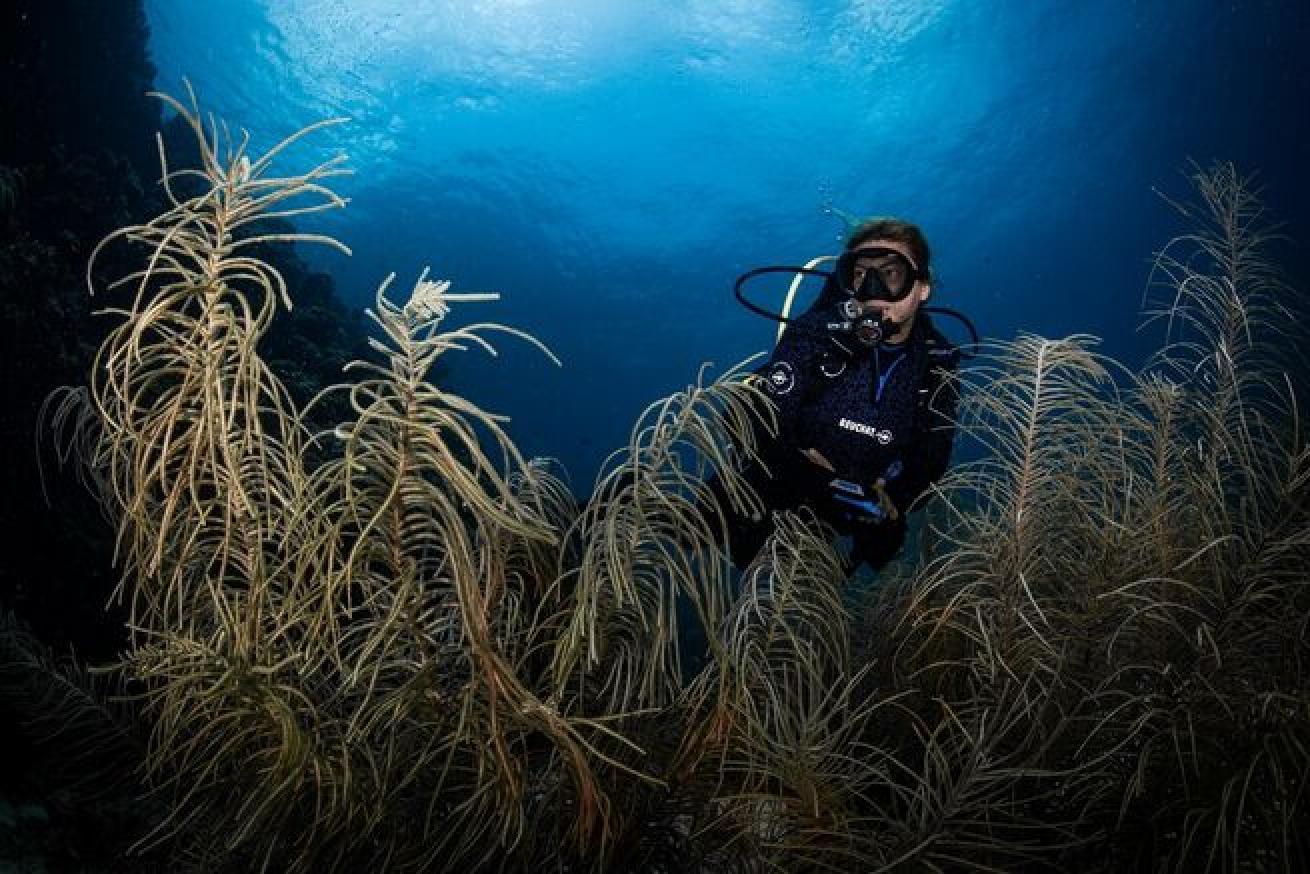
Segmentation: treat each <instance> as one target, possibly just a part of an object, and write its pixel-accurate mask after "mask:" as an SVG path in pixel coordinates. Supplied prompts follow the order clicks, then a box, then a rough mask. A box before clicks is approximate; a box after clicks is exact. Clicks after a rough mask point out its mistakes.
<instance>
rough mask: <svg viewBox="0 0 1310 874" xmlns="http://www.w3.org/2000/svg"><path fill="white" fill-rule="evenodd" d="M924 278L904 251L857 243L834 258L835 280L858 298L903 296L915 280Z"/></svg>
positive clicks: (898, 299)
mask: <svg viewBox="0 0 1310 874" xmlns="http://www.w3.org/2000/svg"><path fill="white" fill-rule="evenodd" d="M926 278H927V275H926V274H925V273H924V272H923V271H921V270H919V268H917V267H915V266H914V263H913V262H912V261H910V259H909V258H907V257H905V255H903V254H901V253H900V252H898V251H896V250H895V249H888V248H885V247H882V246H861V247H859V248H856V249H851V250H850V251H848V252H843V253H842V254H841V256H840V257H838V259H837V270H836V279H837V284H838V286H839V287H840V288H841V289H842V291H844V292H846V294H848V295H849V296H850V297H852V298H854V299H855V300H858V301H866V300H885V301H890V302H892V303H895V302H897V301H901V300H905V298H906V297H907V296H908V295H909V294H910V290H911V289H912V288H914V283H915V280H918V279H926Z"/></svg>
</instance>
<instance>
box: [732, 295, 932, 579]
mask: <svg viewBox="0 0 1310 874" xmlns="http://www.w3.org/2000/svg"><path fill="white" fill-rule="evenodd" d="M827 321H828V316H827V313H826V312H822V311H819V310H817V309H815V310H811V311H810V312H808V313H806V314H805V315H803V316H801V317H799V318H798V319H797V320H796V322H797V323H796V324H793V325H791V326H790V327H789V328H788V329H787V331H786V332H785V333H784V334H783V337H782V340H781V341H780V342H779V343H778V346H777V348H776V349H775V350H774V352H773V355H772V357H770V359H769V361H768V363H767V364H765V365H764V366H763V367H761V368H760V369H759V371H758V373H759V375H760V376H762V377H763V378H764V380H765V384H766V386H767V387H768V389H769V392H770V395H771V396H772V398H773V400H774V402H775V403H776V404H777V406H778V413H779V423H780V432H779V434H778V436H777V437H776V438H775V439H773V440H771V441H769V443H768V445H767V446H766V447H765V450H764V452H763V455H764V457H765V463H766V464H767V465H768V467H769V470H770V471H772V473H773V476H772V477H770V476H769V475H768V474H766V473H765V472H764V471H763V470H762V469H761V468H759V467H758V466H755V467H753V468H751V469H749V470H748V471H747V477H748V479H749V480H750V481H751V483H752V485H754V486H755V488H756V489H757V490H758V491H759V492H760V494H761V496H762V497H763V498H764V501H765V503H766V504H767V506H768V507H769V509H770V510H771V511H775V512H776V511H780V510H789V509H795V508H797V507H799V506H801V505H806V506H809V507H810V508H811V509H813V510H814V511H815V512H816V513H818V515H819V516H820V517H821V518H823V519H824V520H825V521H827V522H829V523H830V524H832V525H833V526H834V527H835V528H836V529H837V530H838V531H839V532H841V533H843V534H849V535H851V536H852V538H853V541H854V547H855V549H854V553H853V556H852V558H853V559H854V561H855V562H856V563H857V564H858V563H859V562H861V561H866V562H868V563H869V564H870V565H872V566H873V567H874V568H875V569H876V568H879V567H881V566H882V565H884V564H886V563H887V561H889V560H890V559H891V558H892V557H893V556H894V555H895V554H896V552H897V551H898V550H899V549H900V547H901V544H902V542H903V541H904V539H905V528H906V524H905V512H906V511H907V510H908V509H910V507H911V506H912V505H913V503H914V501H915V499H916V498H918V497H919V495H920V494H922V493H923V491H924V490H925V489H926V488H927V487H928V485H929V484H930V483H931V482H933V481H934V480H936V479H937V478H938V477H940V476H941V475H942V473H944V472H945V470H946V466H947V464H948V462H949V460H950V454H951V446H952V443H953V441H954V436H955V434H954V426H953V424H952V420H953V418H954V415H955V401H956V394H955V385H954V381H953V380H951V379H949V378H946V377H945V376H944V374H945V373H947V372H950V371H953V370H954V369H955V367H956V366H957V363H958V353H957V351H956V350H955V349H954V348H953V347H952V346H950V344H949V343H947V341H946V340H945V338H943V337H942V336H941V334H939V333H938V332H937V331H936V329H935V328H934V327H933V326H932V322H931V320H930V319H929V318H928V316H927V314H926V313H922V312H921V313H919V315H918V317H917V318H916V319H915V326H914V329H913V331H912V332H911V336H910V338H909V339H908V340H907V341H906V342H905V343H904V344H901V345H898V346H892V345H886V344H884V345H882V346H880V347H877V348H875V349H874V350H871V351H867V352H865V351H862V350H861V351H859V352H854V353H852V352H850V351H849V350H847V349H846V348H844V347H843V346H842V345H841V344H839V343H837V342H834V340H833V339H832V338H831V337H830V336H829V335H828V333H827V331H826V329H825V328H824V325H825V323H826V322H827ZM809 448H813V449H817V450H818V451H819V452H820V453H822V454H823V456H824V457H825V458H827V459H828V461H829V462H831V464H832V465H833V468H834V469H835V474H834V473H833V472H829V471H827V470H825V469H824V468H821V467H819V466H818V465H816V464H814V463H812V462H810V461H809V460H808V459H806V458H805V456H803V455H802V454H801V452H800V450H802V449H809ZM834 475H835V476H836V477H839V478H841V479H843V480H848V481H850V482H852V483H856V484H859V485H860V486H862V487H864V489H865V490H866V491H867V492H870V493H872V491H873V489H872V485H873V483H874V482H875V481H876V480H878V479H882V480H885V489H886V493H887V495H888V497H890V499H891V501H892V503H893V504H894V505H895V506H896V507H897V508H898V509H899V511H900V513H899V517H898V518H896V519H894V520H892V519H884V520H882V521H880V522H875V521H874V520H873V519H872V518H870V517H869V516H867V515H865V514H860V513H857V512H850V507H849V505H847V504H844V503H842V502H840V501H837V500H835V499H834V498H833V490H832V488H831V485H830V483H831V482H832V480H833V478H834ZM771 530H772V524H771V522H770V521H769V520H768V519H767V514H766V518H764V519H758V520H757V519H748V518H745V517H734V518H732V519H731V520H730V530H729V535H730V537H729V540H730V543H731V546H732V554H733V561H734V563H736V564H737V565H738V566H739V567H744V566H745V565H746V564H747V563H749V561H750V559H751V558H753V557H754V555H755V553H756V552H757V551H758V550H759V548H760V546H762V545H763V543H764V540H765V539H766V538H767V536H768V534H769V533H770V531H771Z"/></svg>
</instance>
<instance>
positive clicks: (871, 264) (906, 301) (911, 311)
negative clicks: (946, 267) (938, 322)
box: [851, 240, 932, 343]
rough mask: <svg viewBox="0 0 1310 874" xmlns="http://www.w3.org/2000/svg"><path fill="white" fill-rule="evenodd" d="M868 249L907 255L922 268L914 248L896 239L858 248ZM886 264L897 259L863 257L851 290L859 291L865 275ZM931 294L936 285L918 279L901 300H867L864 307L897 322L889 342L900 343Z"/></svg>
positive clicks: (859, 260) (854, 274)
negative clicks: (911, 250) (888, 250)
mask: <svg viewBox="0 0 1310 874" xmlns="http://www.w3.org/2000/svg"><path fill="white" fill-rule="evenodd" d="M865 247H869V248H878V249H891V250H892V251H894V252H899V253H900V254H902V255H904V256H905V258H906V260H907V261H909V262H910V263H911V264H914V266H915V267H918V266H919V265H918V263H917V262H916V261H915V260H914V256H913V255H911V254H910V248H909V247H908V246H906V245H905V244H904V243H898V242H896V241H895V240H866V241H864V242H863V243H861V244H860V245H859V246H858V247H857V248H865ZM883 261H892V262H895V259H894V258H889V257H888V256H883V257H881V258H879V257H878V256H876V255H875V256H873V257H869V258H859V259H858V260H856V262H855V265H854V271H853V275H852V276H851V279H852V282H851V287H852V288H859V287H860V283H861V282H863V281H864V275H865V273H867V272H868V271H869V270H874V269H877V268H880V267H882V268H885V267H886V266H887V265H884V264H882V263H881V262H883ZM887 284H888V285H891V284H892V283H890V282H889V283H887ZM931 293H932V286H931V285H930V284H929V283H928V282H927V281H926V280H923V279H916V280H914V285H913V286H911V288H910V292H909V294H907V295H905V297H903V298H901V299H900V300H896V301H889V300H866V301H864V302H863V303H862V304H861V306H862V307H863V311H864V312H866V313H877V314H878V315H880V316H881V317H882V318H884V319H891V320H892V321H893V322H895V323H896V325H897V330H896V333H895V334H893V335H892V336H891V337H889V338H888V339H889V340H891V341H892V342H893V343H899V342H900V341H902V340H904V339H905V338H907V337H909V336H910V329H911V328H912V327H913V326H914V316H915V314H916V313H918V311H919V307H920V306H922V305H923V302H924V301H926V300H927V299H928V296H929V295H930V294H931Z"/></svg>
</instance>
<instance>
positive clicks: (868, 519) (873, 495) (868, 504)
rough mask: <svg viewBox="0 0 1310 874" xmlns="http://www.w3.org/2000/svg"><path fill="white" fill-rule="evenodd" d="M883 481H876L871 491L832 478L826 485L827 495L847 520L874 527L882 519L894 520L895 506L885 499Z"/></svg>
mask: <svg viewBox="0 0 1310 874" xmlns="http://www.w3.org/2000/svg"><path fill="white" fill-rule="evenodd" d="M883 485H884V483H883V481H882V480H878V482H876V483H874V485H873V487H872V488H871V489H867V490H866V489H865V488H864V486H862V485H860V484H859V483H853V482H851V481H850V480H845V479H841V478H834V479H833V480H832V481H831V482H829V483H828V490H829V494H830V495H831V497H832V499H833V501H834V502H836V504H837V505H838V507H839V508H840V509H841V510H842V512H843V513H844V514H845V515H846V517H847V518H848V519H850V520H851V521H853V522H858V523H860V524H864V525H876V524H878V523H879V522H882V521H883V520H884V519H895V518H896V517H897V515H898V513H897V512H896V507H895V505H893V504H892V502H891V499H890V498H889V497H887V491H886V489H884V488H883Z"/></svg>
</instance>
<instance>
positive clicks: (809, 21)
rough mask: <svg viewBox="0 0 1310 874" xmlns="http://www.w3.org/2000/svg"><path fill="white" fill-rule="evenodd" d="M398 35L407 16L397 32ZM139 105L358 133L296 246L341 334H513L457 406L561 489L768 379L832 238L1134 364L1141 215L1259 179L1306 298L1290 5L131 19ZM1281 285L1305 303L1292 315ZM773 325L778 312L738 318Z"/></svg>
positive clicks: (992, 5) (168, 5) (691, 5)
mask: <svg viewBox="0 0 1310 874" xmlns="http://www.w3.org/2000/svg"><path fill="white" fill-rule="evenodd" d="M412 9H419V10H422V11H420V12H415V11H411V10H412ZM147 11H148V17H149V23H150V26H151V28H152V37H151V40H152V41H151V50H152V55H153V59H154V61H155V63H156V64H157V66H158V68H159V79H158V82H159V85H160V86H161V87H163V88H165V89H168V90H170V91H173V92H174V93H178V92H180V88H181V79H182V77H183V76H187V77H189V78H190V80H191V81H192V82H193V83H194V84H195V86H196V88H197V90H198V92H199V95H200V98H201V101H202V103H203V106H204V107H205V108H206V109H209V110H212V111H213V112H215V113H216V114H218V115H219V116H221V117H223V118H225V119H227V120H228V121H229V122H231V123H232V124H233V125H238V126H242V127H245V128H248V129H250V130H251V131H252V132H254V134H255V135H256V142H257V144H258V143H262V144H263V145H268V144H270V143H271V142H272V141H274V140H275V139H276V138H280V137H281V136H283V135H285V134H287V133H289V132H291V131H292V130H293V129H295V128H297V127H299V126H301V125H304V124H307V123H309V122H311V121H314V120H316V119H319V118H321V117H325V116H333V115H347V116H350V117H352V118H353V123H352V124H350V125H349V126H347V127H344V128H339V129H337V130H336V131H335V132H333V133H330V134H326V135H323V136H320V137H319V138H318V140H317V141H316V142H317V143H318V146H317V147H315V148H306V149H302V150H300V151H298V152H295V153H293V154H292V156H291V163H289V164H287V165H284V166H285V167H287V168H288V169H300V168H303V167H306V166H308V163H309V162H310V161H312V160H314V159H316V158H318V157H321V155H323V154H329V153H331V152H333V151H335V150H344V151H346V152H347V153H348V154H349V155H350V158H351V166H352V167H353V168H354V169H355V170H356V172H357V175H356V176H355V177H353V178H352V179H349V180H346V181H344V182H343V184H342V185H341V186H340V189H341V191H342V193H343V194H345V195H347V196H349V197H350V198H352V200H353V202H352V204H351V206H350V208H349V209H348V211H346V212H345V213H342V214H338V215H334V216H332V217H331V218H330V219H329V220H327V221H325V222H321V223H320V224H319V225H318V226H317V227H320V228H326V229H327V230H328V231H330V232H331V233H333V234H335V235H337V236H338V237H340V238H341V239H342V240H343V241H345V242H346V243H348V244H349V245H350V246H351V247H353V249H354V251H355V255H354V257H353V258H351V259H346V258H344V257H341V256H338V255H335V254H331V253H323V254H318V255H314V256H313V257H314V260H315V263H316V264H319V265H320V266H322V267H323V269H326V270H327V271H329V272H330V273H331V274H332V275H333V276H334V277H335V278H336V279H337V283H338V289H339V291H340V292H341V293H342V294H343V295H344V296H345V297H346V298H347V299H348V300H350V301H351V302H352V303H353V304H357V305H359V306H363V305H366V304H367V303H369V302H371V298H372V292H373V289H374V288H375V287H376V285H377V284H378V282H379V281H380V280H381V279H382V278H383V277H385V276H386V274H387V273H389V272H391V271H396V272H397V273H398V274H399V275H398V278H397V287H398V288H403V289H407V288H408V287H410V285H411V284H412V282H413V280H414V279H415V278H416V277H417V275H418V273H419V271H420V270H421V269H422V268H423V267H424V266H425V265H430V266H431V267H432V270H433V273H434V274H435V275H437V276H443V277H449V278H451V279H453V280H454V282H455V285H456V287H457V288H458V289H463V290H486V289H494V290H499V291H501V292H503V294H504V298H503V300H502V301H501V302H499V303H495V304H480V305H477V308H476V310H474V311H473V312H471V313H469V314H467V315H463V316H462V317H463V318H464V319H472V320H482V319H489V320H495V321H503V322H506V323H510V324H513V325H515V326H517V327H519V328H523V329H525V330H528V331H531V332H532V333H534V334H535V335H536V336H537V337H539V338H540V339H542V340H543V341H545V342H546V343H547V344H548V345H550V346H551V348H552V349H553V350H554V351H555V352H556V353H557V354H558V355H559V356H560V357H561V358H562V359H563V360H564V363H565V367H564V369H563V370H556V369H555V368H553V367H552V366H551V365H549V364H548V363H547V362H545V360H544V359H542V358H541V356H540V355H539V354H538V353H536V352H534V351H532V350H530V349H528V348H527V347H524V346H522V345H521V344H518V343H516V342H515V341H512V340H506V341H505V342H504V343H502V344H501V346H502V348H503V349H504V350H505V354H504V355H503V356H502V357H501V358H500V359H498V360H494V361H492V360H488V359H487V358H486V357H485V356H484V355H482V353H480V352H477V351H472V352H469V353H467V354H465V355H464V356H462V358H460V360H458V361H455V362H452V367H451V378H452V379H453V381H454V383H455V385H456V386H457V387H458V388H459V389H460V390H461V391H463V392H465V393H466V394H468V395H469V396H470V397H471V398H472V399H474V400H475V401H477V402H478V403H480V404H482V405H483V406H485V407H487V408H489V409H492V410H494V411H497V412H502V413H507V414H509V415H510V416H512V418H513V424H512V426H511V432H512V433H513V434H514V436H515V437H516V439H517V440H518V442H519V444H520V446H521V447H522V448H523V449H524V450H525V451H526V452H528V453H532V454H546V455H553V456H556V457H558V458H561V459H562V460H563V461H564V462H565V463H566V465H567V466H568V467H569V468H570V469H571V470H572V472H573V474H574V481H575V485H576V486H577V487H578V488H579V489H580V490H585V489H586V488H587V487H588V486H589V484H590V481H591V478H592V476H593V475H594V473H595V468H596V465H597V464H598V462H599V461H600V460H601V458H603V456H604V455H605V454H606V453H608V452H609V451H611V450H612V449H614V448H615V447H616V446H618V445H621V444H622V443H624V442H626V440H627V435H628V430H629V428H630V427H631V424H632V422H633V420H634V418H635V416H636V415H637V413H638V412H639V411H640V410H641V409H642V408H643V407H644V406H645V405H646V404H648V403H649V402H651V401H652V400H655V399H656V398H658V397H660V396H662V395H664V394H667V393H668V392H670V391H672V390H675V389H677V388H680V387H681V386H683V385H685V384H686V383H687V382H688V381H689V380H691V379H692V378H693V377H694V375H695V372H696V369H697V367H698V365H699V364H700V363H701V362H702V361H703V360H713V361H714V362H716V363H717V364H718V365H720V366H726V365H728V364H731V363H734V362H736V361H738V360H740V359H742V358H744V357H746V356H747V355H750V354H752V353H754V352H758V351H762V350H764V349H767V348H768V346H769V345H770V343H771V340H772V336H773V327H772V326H771V325H770V324H769V323H767V322H764V321H762V320H759V319H756V318H754V317H752V316H750V315H749V314H748V313H746V312H745V311H744V310H742V309H741V308H739V307H738V306H737V305H736V304H735V303H734V302H733V301H732V299H731V295H730V288H731V282H732V279H733V278H734V277H735V275H736V274H737V273H738V272H740V271H742V270H745V269H747V268H749V267H752V266H757V265H760V264H770V263H802V262H804V261H805V260H807V259H808V258H810V257H811V256H813V255H817V254H820V253H823V252H828V251H832V250H833V249H834V248H835V246H836V245H837V243H836V240H837V237H838V235H839V234H840V233H841V231H842V223H841V222H840V221H839V220H838V219H837V218H836V217H835V216H834V215H832V214H830V213H829V211H828V207H834V206H835V207H836V208H838V209H839V210H843V211H846V212H849V213H856V214H869V213H879V214H897V215H901V216H905V217H908V218H910V219H912V220H914V221H917V222H919V223H920V224H921V225H922V226H923V227H924V228H925V230H926V231H927V233H928V235H929V238H930V241H931V242H932V245H933V247H934V249H935V265H936V268H937V271H938V274H939V276H940V277H941V283H940V286H939V289H938V296H937V300H936V302H937V303H941V304H946V305H950V306H955V307H959V308H962V309H964V310H966V311H968V312H969V313H970V314H972V315H973V317H974V318H975V320H976V321H977V322H978V324H979V326H980V328H981V329H982V330H983V332H984V333H985V334H987V335H989V336H994V337H1012V336H1014V335H1015V333H1016V332H1019V331H1028V332H1035V333H1040V334H1045V335H1048V336H1057V335H1058V336H1063V335H1066V334H1073V333H1089V334H1095V335H1097V336H1100V337H1102V338H1104V341H1105V342H1104V347H1103V348H1104V349H1105V351H1107V352H1109V353H1111V354H1114V355H1116V356H1119V357H1121V358H1123V359H1125V360H1126V361H1127V362H1128V363H1130V364H1131V363H1134V362H1136V361H1137V360H1139V359H1140V357H1141V356H1142V354H1143V353H1144V352H1145V351H1147V350H1149V349H1150V348H1153V347H1154V345H1155V342H1156V341H1157V339H1158V336H1157V335H1156V334H1155V333H1154V332H1152V333H1150V334H1149V335H1148V334H1141V333H1138V332H1137V330H1136V329H1137V326H1138V324H1139V317H1138V310H1139V305H1140V302H1141V299H1142V294H1143V291H1144V286H1145V282H1146V278H1147V273H1148V266H1149V261H1150V257H1151V255H1152V253H1153V251H1154V250H1155V249H1157V248H1158V247H1159V246H1160V245H1162V244H1163V243H1164V242H1165V241H1166V240H1167V239H1168V238H1169V237H1170V236H1171V235H1172V234H1173V233H1176V232H1177V231H1178V230H1179V229H1180V225H1179V224H1178V221H1177V220H1176V217H1175V216H1174V215H1173V213H1172V212H1171V210H1170V209H1169V207H1168V206H1167V205H1166V204H1165V203H1164V202H1163V200H1162V199H1161V198H1160V197H1159V196H1158V195H1157V194H1156V193H1154V192H1153V190H1152V189H1153V187H1154V188H1158V189H1160V190H1163V191H1165V192H1167V193H1169V194H1171V195H1173V196H1182V195H1186V193H1187V185H1186V183H1185V181H1184V178H1183V175H1182V172H1183V171H1184V170H1185V169H1186V166H1187V162H1188V160H1189V159H1193V160H1196V161H1199V162H1201V163H1203V164H1206V163H1209V162H1210V161H1212V160H1215V159H1223V160H1232V161H1235V162H1237V164H1238V165H1239V167H1240V168H1242V169H1244V170H1247V171H1258V172H1259V173H1260V175H1261V178H1262V179H1263V181H1264V183H1265V185H1266V187H1267V201H1268V202H1269V204H1270V206H1271V207H1272V209H1273V210H1274V211H1275V212H1276V213H1277V215H1278V216H1279V217H1280V218H1281V219H1283V220H1284V221H1286V222H1287V223H1288V227H1287V230H1288V233H1289V234H1290V235H1291V236H1292V238H1293V239H1294V241H1295V242H1294V243H1291V244H1288V246H1287V247H1286V248H1285V250H1284V253H1283V255H1284V260H1285V262H1286V263H1287V265H1288V267H1289V269H1290V270H1291V271H1292V272H1293V274H1294V276H1295V277H1296V278H1297V279H1298V280H1303V278H1304V277H1305V276H1306V274H1307V271H1306V269H1305V262H1306V254H1305V253H1306V245H1305V244H1306V242H1307V240H1310V233H1308V232H1307V230H1308V227H1310V217H1308V214H1307V197H1306V195H1307V192H1308V191H1310V186H1308V185H1307V182H1306V168H1307V164H1310V122H1308V121H1307V115H1308V113H1307V107H1310V62H1308V61H1307V59H1306V54H1307V51H1308V50H1310V3H1306V2H1288V3H1274V2H1253V0H1243V2H1237V3H1219V2H1201V0H1179V2H1146V3H1134V2H1128V0H1104V2H1054V0H1052V2H1017V0H1014V2H1003V3H1002V2H981V0H979V2H963V0H956V2H919V3H908V2H906V3H897V2H892V3H887V2H871V0H865V2H860V0H848V2H811V3H802V2H785V0H724V2H699V0H672V2H659V3H656V2H650V3H635V2H633V3H629V2H612V0H611V2H606V0H588V2H564V0H535V2H534V0H481V2H431V0H419V2H414V0H409V2H405V0H351V2H347V0H276V2H274V0H265V2H257V0H216V2H212V3H203V4H202V3H199V2H180V0H148V2H147ZM1302 287H1303V288H1304V284H1303V285H1302ZM758 293H759V294H761V295H763V296H765V297H767V296H768V294H769V293H770V290H769V289H767V288H761V289H760V290H759V292H758Z"/></svg>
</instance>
